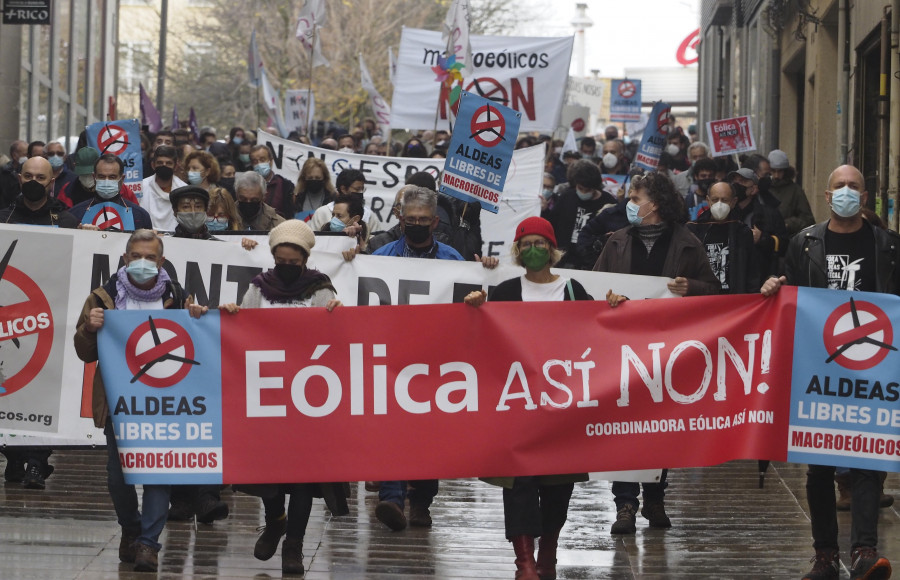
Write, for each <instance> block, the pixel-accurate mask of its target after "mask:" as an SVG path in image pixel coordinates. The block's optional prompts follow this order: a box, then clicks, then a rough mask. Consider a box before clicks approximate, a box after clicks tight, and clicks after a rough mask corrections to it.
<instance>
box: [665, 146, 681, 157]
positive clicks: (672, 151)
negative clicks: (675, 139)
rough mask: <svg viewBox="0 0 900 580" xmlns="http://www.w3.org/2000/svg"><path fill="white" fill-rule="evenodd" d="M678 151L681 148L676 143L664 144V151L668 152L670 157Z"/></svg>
mask: <svg viewBox="0 0 900 580" xmlns="http://www.w3.org/2000/svg"><path fill="white" fill-rule="evenodd" d="M679 151H681V149H679V148H678V145H676V144H674V143H669V144H668V145H666V153H668V154H669V155H671V156H672V157H675V156H676V155H678V152H679Z"/></svg>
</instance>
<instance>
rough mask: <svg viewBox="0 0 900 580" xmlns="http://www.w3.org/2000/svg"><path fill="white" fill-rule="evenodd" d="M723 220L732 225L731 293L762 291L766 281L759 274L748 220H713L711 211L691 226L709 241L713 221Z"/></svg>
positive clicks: (695, 233)
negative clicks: (745, 221)
mask: <svg viewBox="0 0 900 580" xmlns="http://www.w3.org/2000/svg"><path fill="white" fill-rule="evenodd" d="M719 223H721V224H722V225H726V226H727V227H728V292H727V293H728V294H752V293H755V292H759V288H760V286H761V285H762V282H761V281H760V277H759V263H758V262H757V253H756V251H755V250H754V249H753V233H752V232H751V231H750V228H748V227H747V224H745V223H744V222H740V221H736V220H729V221H726V222H713V221H712V216H711V215H710V213H709V212H704V213H702V214H700V216H699V217H698V218H697V221H696V222H689V223H688V224H686V225H687V228H688V229H689V230H691V233H693V234H694V235H695V236H697V238H699V239H700V241H701V242H703V245H704V246H706V244H707V236H708V234H709V231H710V229H711V227H712V226H713V225H716V224H719Z"/></svg>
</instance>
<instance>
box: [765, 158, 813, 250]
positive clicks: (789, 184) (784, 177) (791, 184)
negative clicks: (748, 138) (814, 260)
mask: <svg viewBox="0 0 900 580" xmlns="http://www.w3.org/2000/svg"><path fill="white" fill-rule="evenodd" d="M769 165H770V167H771V169H772V186H771V187H770V188H769V193H771V194H772V195H774V196H775V198H776V199H777V200H778V201H780V202H781V205H779V206H778V211H780V212H781V217H783V218H784V225H785V226H786V227H787V231H788V234H789V235H791V236H793V235H794V234H796V233H797V232H799V231H800V230H802V229H803V228H805V227H807V226H811V225H813V223H815V221H816V220H815V218H814V217H813V213H812V209H810V207H809V201H808V200H807V199H806V193H804V191H803V188H802V187H800V186H799V185H797V183H796V182H795V181H794V178H795V177H796V175H797V171H796V170H795V169H794V168H793V167H791V165H790V163H789V162H788V156H787V153H785V152H784V151H782V150H781V149H775V150H774V151H772V152H771V153H769Z"/></svg>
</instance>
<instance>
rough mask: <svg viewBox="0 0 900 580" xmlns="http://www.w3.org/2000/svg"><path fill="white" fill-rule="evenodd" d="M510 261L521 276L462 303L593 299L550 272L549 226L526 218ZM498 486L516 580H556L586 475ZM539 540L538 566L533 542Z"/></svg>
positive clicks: (553, 257)
mask: <svg viewBox="0 0 900 580" xmlns="http://www.w3.org/2000/svg"><path fill="white" fill-rule="evenodd" d="M511 250H512V256H513V260H514V261H515V263H516V264H518V265H519V266H522V267H524V268H525V274H524V275H522V276H519V277H518V278H512V279H510V280H506V281H504V282H501V283H500V284H499V285H497V286H496V287H495V288H494V289H493V290H491V293H490V295H488V294H486V293H485V292H484V290H476V291H474V292H470V293H469V294H468V295H467V296H466V297H465V302H466V304H469V305H470V306H481V305H482V304H484V303H485V300H489V301H492V302H493V301H518V302H553V301H561V300H593V298H592V297H591V295H590V294H588V293H587V292H586V291H585V289H584V287H582V285H581V284H579V283H578V281H576V280H572V279H569V278H563V277H562V276H560V275H559V274H554V273H552V272H551V271H550V267H551V266H553V265H554V264H556V263H557V262H558V261H559V259H560V258H561V257H562V252H561V251H560V250H559V249H558V248H557V247H556V236H554V234H553V226H551V225H550V222H548V221H547V220H545V219H544V218H540V217H530V218H527V219H525V220H523V221H522V223H520V224H519V225H518V226H517V227H516V237H515V241H514V243H513V246H512V248H511ZM486 481H488V482H489V483H494V484H496V485H501V486H502V487H503V519H504V525H505V527H506V539H507V540H509V541H511V542H512V544H513V549H514V550H515V552H516V580H551V579H555V578H556V545H557V542H558V541H559V533H560V531H561V530H562V527H563V524H565V523H566V517H567V515H568V512H569V499H570V498H571V497H572V490H573V489H574V487H575V482H576V481H587V474H572V475H544V476H528V477H506V478H492V479H490V480H486ZM537 537H540V547H539V549H538V556H537V561H535V558H534V540H535V538H537Z"/></svg>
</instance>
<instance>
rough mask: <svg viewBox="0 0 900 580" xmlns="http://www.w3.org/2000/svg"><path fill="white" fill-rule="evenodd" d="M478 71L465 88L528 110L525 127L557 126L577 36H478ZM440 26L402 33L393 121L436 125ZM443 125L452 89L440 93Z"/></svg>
mask: <svg viewBox="0 0 900 580" xmlns="http://www.w3.org/2000/svg"><path fill="white" fill-rule="evenodd" d="M471 41H472V64H473V66H474V73H473V75H472V77H471V78H468V77H467V78H466V79H465V80H464V81H463V89H464V90H466V91H468V92H470V93H474V94H477V95H481V96H483V97H485V98H488V99H491V100H494V101H496V102H498V103H500V104H501V105H505V106H507V107H510V108H512V109H515V110H517V111H519V112H520V113H522V124H521V126H520V128H519V130H520V131H523V132H527V131H553V130H554V129H556V126H557V124H558V122H559V114H560V110H561V109H562V105H563V100H564V99H565V93H566V80H567V78H568V71H569V61H570V60H571V58H572V42H573V37H571V36H566V37H561V38H529V37H514V36H472V37H471ZM445 49H446V46H445V45H444V44H443V43H442V41H441V33H440V32H432V31H430V30H419V29H416V28H404V29H403V34H402V36H401V38H400V50H399V54H398V58H397V74H396V77H395V78H394V97H393V99H392V100H391V104H392V113H391V127H395V128H406V129H431V128H433V127H434V115H435V111H438V96H439V94H440V92H441V89H440V83H439V82H438V81H436V80H435V78H436V75H435V72H434V71H433V70H432V67H435V66H438V57H439V56H443V54H444V50H445ZM440 97H441V98H440V110H439V115H440V119H439V123H438V128H443V129H447V128H449V125H448V122H447V113H448V111H449V105H448V103H447V94H446V92H445V93H444V94H440Z"/></svg>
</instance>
